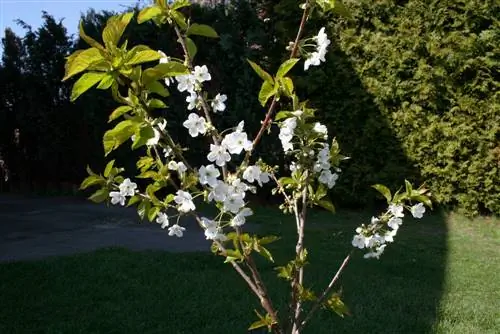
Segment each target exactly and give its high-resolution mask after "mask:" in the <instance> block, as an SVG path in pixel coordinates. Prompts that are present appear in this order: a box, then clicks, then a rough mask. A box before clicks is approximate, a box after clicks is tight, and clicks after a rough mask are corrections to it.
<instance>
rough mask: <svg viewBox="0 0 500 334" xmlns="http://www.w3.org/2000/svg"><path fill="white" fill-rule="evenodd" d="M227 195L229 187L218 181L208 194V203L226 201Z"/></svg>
mask: <svg viewBox="0 0 500 334" xmlns="http://www.w3.org/2000/svg"><path fill="white" fill-rule="evenodd" d="M228 193H229V186H228V185H227V184H226V183H225V182H224V181H221V180H218V181H217V183H216V185H215V186H214V187H213V188H212V190H211V191H210V192H209V193H208V201H209V202H211V201H213V200H216V201H217V202H222V201H224V200H225V199H226V196H227V195H228Z"/></svg>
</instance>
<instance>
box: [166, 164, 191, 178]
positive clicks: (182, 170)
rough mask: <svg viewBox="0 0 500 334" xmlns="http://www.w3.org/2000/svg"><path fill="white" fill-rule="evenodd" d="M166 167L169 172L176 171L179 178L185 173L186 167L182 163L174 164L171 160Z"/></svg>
mask: <svg viewBox="0 0 500 334" xmlns="http://www.w3.org/2000/svg"><path fill="white" fill-rule="evenodd" d="M167 167H168V169H169V170H175V171H177V172H178V173H179V175H180V176H181V177H182V176H183V175H184V173H185V172H186V171H187V167H186V165H185V164H184V163H183V162H182V161H179V162H176V161H174V160H171V161H169V162H168V164H167Z"/></svg>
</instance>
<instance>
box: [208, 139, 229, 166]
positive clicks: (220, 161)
mask: <svg viewBox="0 0 500 334" xmlns="http://www.w3.org/2000/svg"><path fill="white" fill-rule="evenodd" d="M207 159H208V161H210V162H214V161H215V163H216V165H217V166H220V167H222V166H224V165H225V164H226V162H228V161H230V160H231V155H230V154H229V153H228V152H227V149H226V147H225V146H223V145H213V144H210V153H208V155H207Z"/></svg>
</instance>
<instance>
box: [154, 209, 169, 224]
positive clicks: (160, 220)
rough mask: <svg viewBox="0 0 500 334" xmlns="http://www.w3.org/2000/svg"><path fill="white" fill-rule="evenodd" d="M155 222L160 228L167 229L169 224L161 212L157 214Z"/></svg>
mask: <svg viewBox="0 0 500 334" xmlns="http://www.w3.org/2000/svg"><path fill="white" fill-rule="evenodd" d="M156 222H157V223H158V224H160V225H161V228H165V227H167V226H168V224H169V223H168V215H167V214H166V213H163V212H160V213H158V217H156Z"/></svg>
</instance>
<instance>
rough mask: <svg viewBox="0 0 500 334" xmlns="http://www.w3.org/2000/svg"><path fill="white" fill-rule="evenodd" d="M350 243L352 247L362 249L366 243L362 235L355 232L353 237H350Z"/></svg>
mask: <svg viewBox="0 0 500 334" xmlns="http://www.w3.org/2000/svg"><path fill="white" fill-rule="evenodd" d="M352 245H353V247H356V248H359V249H363V248H365V245H366V239H365V237H364V236H363V235H361V234H356V235H355V236H354V238H353V239H352Z"/></svg>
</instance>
